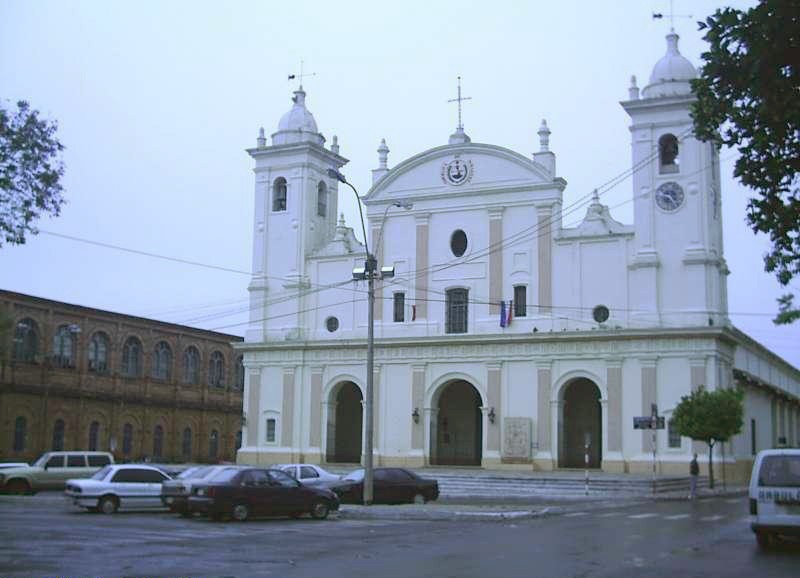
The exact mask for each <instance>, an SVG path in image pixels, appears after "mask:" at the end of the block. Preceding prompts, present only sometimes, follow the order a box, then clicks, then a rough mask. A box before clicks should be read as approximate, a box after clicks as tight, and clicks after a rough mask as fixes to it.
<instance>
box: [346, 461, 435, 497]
mask: <svg viewBox="0 0 800 578" xmlns="http://www.w3.org/2000/svg"><path fill="white" fill-rule="evenodd" d="M331 489H332V490H333V491H334V492H335V493H336V495H338V496H339V499H340V500H341V501H342V503H343V504H362V503H363V502H364V470H363V469H359V470H355V471H354V472H351V473H349V474H348V475H346V476H345V477H344V478H343V479H342V481H341V482H340V483H339V484H337V485H335V486H332V487H331ZM438 497H439V482H437V481H436V480H433V479H428V478H422V477H420V476H418V475H417V474H415V473H414V472H412V471H410V470H406V469H404V468H375V469H374V470H373V477H372V503H373V504H399V503H404V502H411V503H417V504H423V503H425V502H429V501H431V500H435V499H437V498H438Z"/></svg>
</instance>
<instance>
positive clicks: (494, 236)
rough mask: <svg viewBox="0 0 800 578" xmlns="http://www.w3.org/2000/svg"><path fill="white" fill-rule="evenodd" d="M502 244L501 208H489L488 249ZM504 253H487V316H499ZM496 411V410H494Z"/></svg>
mask: <svg viewBox="0 0 800 578" xmlns="http://www.w3.org/2000/svg"><path fill="white" fill-rule="evenodd" d="M502 242H503V207H491V208H489V247H500V245H501V244H502ZM504 254H505V252H504V251H499V250H497V251H491V252H490V253H489V315H499V314H500V301H501V300H502V299H503V255H504ZM495 411H497V410H495Z"/></svg>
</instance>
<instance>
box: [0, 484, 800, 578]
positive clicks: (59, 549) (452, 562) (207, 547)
mask: <svg viewBox="0 0 800 578" xmlns="http://www.w3.org/2000/svg"><path fill="white" fill-rule="evenodd" d="M429 507H430V508H436V507H437V506H436V505H435V504H434V505H430V506H429ZM541 507H542V505H541V504H537V505H536V508H537V509H539V508H541ZM401 512H402V510H398V511H397V512H395V513H393V514H392V516H391V518H392V519H364V518H363V517H360V518H349V517H348V514H347V512H346V511H345V513H344V514H343V515H342V516H337V517H334V518H331V519H329V520H326V521H321V522H320V521H314V520H310V519H301V520H288V519H270V520H257V521H252V522H246V523H243V524H239V523H221V524H219V523H213V522H209V521H206V520H203V519H193V520H186V519H182V518H180V517H175V516H172V515H170V514H167V513H152V512H147V513H144V512H142V513H138V512H137V513H118V514H115V515H111V516H105V515H102V514H89V513H86V512H83V511H79V510H76V509H74V508H72V507H71V506H69V505H68V504H67V503H66V502H65V501H64V499H63V498H62V497H61V496H60V495H59V494H55V493H44V494H39V495H36V496H0V576H8V575H10V576H44V575H60V576H100V575H102V576H133V575H137V576H239V577H245V576H282V577H283V576H308V577H317V576H319V577H335V576H347V577H348V578H350V577H353V576H369V577H375V576H378V577H379V578H393V577H401V576H402V577H407V576H408V577H410V576H413V577H422V576H430V577H434V576H435V577H436V578H446V577H458V578H469V577H480V578H487V577H494V576H502V577H504V578H506V577H508V578H513V577H517V576H519V577H525V578H531V577H551V576H552V577H554V578H565V577H609V578H610V577H614V578H617V577H623V576H637V577H639V576H644V577H648V578H650V577H654V578H658V577H669V578H689V577H696V576H697V577H700V576H702V577H712V576H713V577H717V576H724V577H726V578H736V577H747V578H750V577H754V576H758V577H772V576H775V577H778V576H785V577H796V576H798V568H800V546H798V545H796V544H789V545H783V546H780V547H778V548H775V549H774V550H771V551H769V552H761V551H759V550H758V548H757V546H756V543H755V540H754V537H753V535H752V533H751V532H750V529H749V525H748V518H747V500H746V498H744V497H741V498H734V499H730V498H715V499H707V500H700V501H697V502H693V503H689V502H682V501H680V502H649V501H641V502H638V503H634V504H630V503H628V504H622V503H621V504H619V505H618V506H614V505H610V504H609V503H608V502H602V503H593V502H586V503H575V504H572V505H571V506H569V507H567V508H561V509H559V512H560V513H559V514H557V515H551V516H543V517H540V518H533V519H524V518H520V519H511V520H509V519H505V520H501V519H495V518H492V517H487V518H486V519H483V520H477V521H476V520H470V521H464V520H453V519H447V520H438V521H406V520H403V519H402V516H400V515H398V514H399V513H401ZM398 518H400V519H398Z"/></svg>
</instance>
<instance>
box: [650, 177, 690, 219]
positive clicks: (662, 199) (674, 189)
mask: <svg viewBox="0 0 800 578" xmlns="http://www.w3.org/2000/svg"><path fill="white" fill-rule="evenodd" d="M683 199H684V194H683V189H682V188H681V186H680V185H679V184H678V183H676V182H673V181H670V182H668V183H664V184H663V185H661V186H660V187H658V188H657V189H656V204H657V205H658V206H659V208H660V209H662V210H664V211H670V212H671V211H677V210H678V209H680V208H681V205H683Z"/></svg>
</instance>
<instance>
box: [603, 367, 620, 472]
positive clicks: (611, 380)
mask: <svg viewBox="0 0 800 578" xmlns="http://www.w3.org/2000/svg"><path fill="white" fill-rule="evenodd" d="M606 391H607V392H608V398H607V399H606V400H605V401H602V404H603V408H602V409H603V412H604V414H605V415H606V423H605V424H604V425H605V427H604V428H603V431H604V432H605V433H606V436H605V437H606V440H607V446H606V447H605V448H603V450H604V451H603V470H604V471H608V472H624V471H625V463H624V457H623V455H622V439H623V433H622V432H623V431H624V430H623V428H624V427H625V424H624V423H623V419H622V395H623V394H622V391H623V389H622V359H607V360H606Z"/></svg>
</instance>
